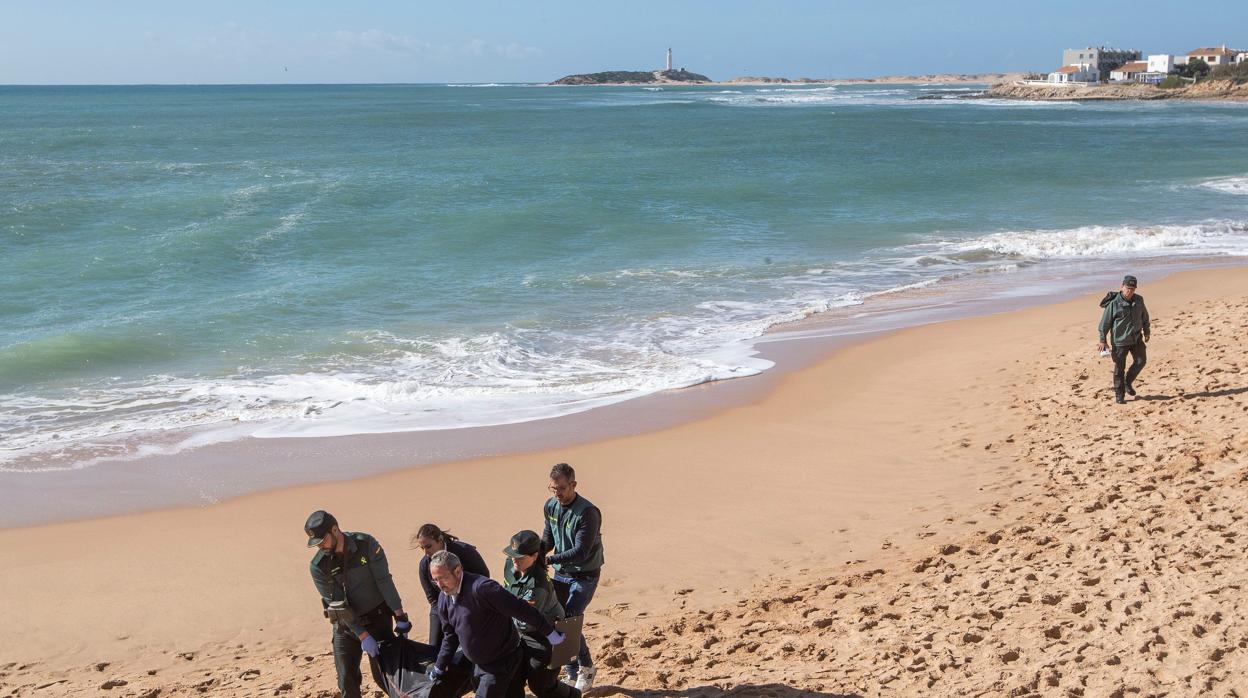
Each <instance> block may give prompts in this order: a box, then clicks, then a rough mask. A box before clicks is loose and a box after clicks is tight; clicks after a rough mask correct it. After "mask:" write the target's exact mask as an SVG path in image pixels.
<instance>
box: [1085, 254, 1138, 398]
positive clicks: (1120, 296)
mask: <svg viewBox="0 0 1248 698" xmlns="http://www.w3.org/2000/svg"><path fill="white" fill-rule="evenodd" d="M1137 285H1138V282H1137V281H1136V278H1135V277H1134V276H1131V275H1127V276H1125V277H1123V279H1122V289H1121V290H1119V291H1118V292H1117V293H1115V292H1113V291H1111V292H1109V293H1108V294H1106V295H1105V298H1104V299H1103V300H1102V301H1101V307H1102V308H1104V310H1103V311H1102V312H1101V322H1100V324H1099V325H1097V338H1098V340H1097V345H1096V348H1097V351H1105V336H1106V334H1108V335H1109V347H1110V353H1111V355H1112V357H1113V359H1114V402H1116V403H1118V404H1120V405H1121V404H1123V403H1125V402H1126V401H1127V399H1126V397H1125V396H1124V393H1125V394H1126V395H1135V386H1134V383H1135V379H1136V377H1137V376H1139V375H1140V371H1141V370H1143V368H1144V364H1145V363H1146V362H1147V361H1148V352H1147V351H1145V348H1146V347H1145V344H1147V342H1148V340H1149V335H1150V329H1151V328H1150V325H1149V321H1148V308H1146V307H1144V297H1143V296H1141V295H1140V294H1138V293H1136V292H1135V287H1136V286H1137ZM1127 354H1130V355H1131V368H1130V370H1127V371H1126V372H1125V373H1126V374H1125V375H1124V369H1125V368H1126V365H1127Z"/></svg>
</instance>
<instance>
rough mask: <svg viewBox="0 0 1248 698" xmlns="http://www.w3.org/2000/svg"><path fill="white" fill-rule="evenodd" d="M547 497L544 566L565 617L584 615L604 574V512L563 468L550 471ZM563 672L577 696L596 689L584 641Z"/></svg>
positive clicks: (569, 468)
mask: <svg viewBox="0 0 1248 698" xmlns="http://www.w3.org/2000/svg"><path fill="white" fill-rule="evenodd" d="M550 493H551V494H552V495H554V496H553V497H551V498H550V499H548V500H546V506H545V507H543V514H545V517H546V526H545V529H544V530H543V531H542V541H543V542H544V543H545V545H546V549H547V550H553V551H554V554H552V555H550V556H548V557H547V558H546V562H547V564H549V565H550V566H551V567H553V568H554V570H555V578H554V580H552V581H553V582H554V584H555V594H556V595H557V596H558V597H559V603H560V604H561V605H562V606H563V609H564V611H565V612H566V613H567V614H568V616H569V617H571V616H580V615H584V614H585V609H586V608H588V607H589V602H590V601H592V600H593V599H594V591H595V590H597V589H598V579H599V577H600V576H601V574H602V563H603V556H602V512H601V511H599V510H598V507H596V506H594V505H593V504H592V503H590V501H589V500H588V499H585V498H584V497H582V496H581V495H579V494H577V493H576V471H575V470H573V469H572V466H570V465H568V464H567V463H558V464H556V465H555V467H553V468H551V469H550ZM567 670H568V678H570V679H571V680H572V681H574V682H576V689H577V690H578V691H580V692H581V693H585V692H586V691H588V690H589V689H591V688H593V687H594V674H595V673H597V672H596V670H595V669H594V662H593V659H592V658H591V657H590V655H589V645H588V644H586V642H585V636H584V635H582V636H581V650H580V653H579V654H578V655H577V657H576V658H574V659H573V660H572V663H570V664H568V666H567Z"/></svg>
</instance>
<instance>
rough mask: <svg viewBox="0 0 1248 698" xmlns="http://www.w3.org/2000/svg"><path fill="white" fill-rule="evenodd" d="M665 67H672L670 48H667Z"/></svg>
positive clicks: (669, 68)
mask: <svg viewBox="0 0 1248 698" xmlns="http://www.w3.org/2000/svg"><path fill="white" fill-rule="evenodd" d="M667 69H668V70H671V69H672V50H671V49H670V48H669V49H668V50H667Z"/></svg>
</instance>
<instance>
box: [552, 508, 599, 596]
mask: <svg viewBox="0 0 1248 698" xmlns="http://www.w3.org/2000/svg"><path fill="white" fill-rule="evenodd" d="M543 512H544V513H545V515H546V528H545V530H544V531H543V536H542V538H543V539H544V540H545V541H546V543H547V545H548V546H550V547H551V548H552V549H553V550H554V551H555V554H554V555H552V556H551V557H552V558H553V562H554V567H555V571H556V572H558V573H559V574H564V575H568V576H570V577H575V576H579V575H583V574H593V573H595V572H597V571H598V570H600V569H602V563H603V554H602V531H601V528H600V526H601V523H602V513H601V512H600V511H599V510H598V507H596V506H594V505H593V504H592V503H591V502H590V501H589V500H588V499H585V498H584V497H582V496H580V495H579V494H578V495H577V496H576V499H574V500H572V503H571V504H569V505H568V506H566V507H565V506H564V505H562V504H560V503H559V500H558V499H556V498H554V497H551V498H550V499H548V500H546V505H545V506H544V507H543ZM590 512H592V515H591V516H588V517H587V514H588V513H590ZM586 520H588V521H592V522H593V523H594V525H593V526H592V527H590V528H589V530H587V529H586V527H585V526H584V525H583V524H584V522H585V521H586Z"/></svg>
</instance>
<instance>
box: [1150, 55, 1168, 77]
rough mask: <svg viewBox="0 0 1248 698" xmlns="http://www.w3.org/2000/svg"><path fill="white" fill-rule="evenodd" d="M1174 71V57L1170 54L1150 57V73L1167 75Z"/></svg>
mask: <svg viewBox="0 0 1248 698" xmlns="http://www.w3.org/2000/svg"><path fill="white" fill-rule="evenodd" d="M1172 70H1174V56H1172V55H1170V54H1168V53H1159V54H1157V55H1155V56H1149V57H1148V72H1150V73H1162V74H1165V73H1169V72H1170V71H1172Z"/></svg>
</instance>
